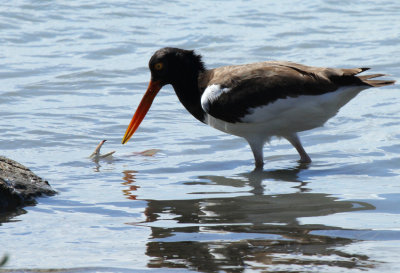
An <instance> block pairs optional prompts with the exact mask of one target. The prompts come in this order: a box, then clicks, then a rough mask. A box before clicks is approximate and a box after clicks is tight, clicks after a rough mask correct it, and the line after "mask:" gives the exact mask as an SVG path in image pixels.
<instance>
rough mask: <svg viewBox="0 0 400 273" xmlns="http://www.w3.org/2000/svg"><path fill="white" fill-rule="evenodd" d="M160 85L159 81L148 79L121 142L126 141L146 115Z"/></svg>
mask: <svg viewBox="0 0 400 273" xmlns="http://www.w3.org/2000/svg"><path fill="white" fill-rule="evenodd" d="M161 87H162V86H161V85H160V82H158V81H150V83H149V87H147V90H146V93H144V96H143V98H142V100H141V101H140V104H139V106H138V108H137V109H136V112H135V114H134V115H133V118H132V120H131V123H129V126H128V128H127V129H126V132H125V135H124V138H123V139H122V144H125V143H127V142H128V140H129V139H130V138H131V137H132V135H133V133H135V131H136V129H137V128H138V127H139V125H140V123H141V122H142V120H143V119H144V117H145V116H146V114H147V111H149V109H150V106H151V104H152V103H153V100H154V98H155V97H156V95H157V93H158V91H160V89H161Z"/></svg>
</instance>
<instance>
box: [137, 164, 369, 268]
mask: <svg viewBox="0 0 400 273" xmlns="http://www.w3.org/2000/svg"><path fill="white" fill-rule="evenodd" d="M300 171H301V169H299V168H296V169H293V170H281V171H273V172H258V173H250V174H243V175H241V176H240V177H238V178H226V177H221V176H203V177H201V180H208V181H209V182H210V183H211V184H218V185H225V186H226V185H232V186H235V187H249V186H250V187H251V188H252V189H251V190H250V192H251V194H249V195H246V196H235V197H228V198H223V197H219V198H212V197H210V198H202V199H192V200H147V202H148V206H147V208H146V210H145V215H146V222H147V225H148V226H150V228H151V237H150V238H149V242H148V243H147V251H146V255H148V256H149V257H150V262H149V264H148V266H149V267H151V268H187V269H192V270H196V271H201V272H220V271H227V272H243V271H245V270H246V269H253V270H261V271H269V270H272V271H274V272H276V271H282V270H283V271H285V272H298V271H304V268H308V267H315V266H317V267H318V268H319V269H320V270H318V271H325V270H328V269H329V270H332V269H334V268H336V269H340V268H359V269H367V268H369V267H372V266H373V265H374V262H373V261H370V260H369V258H368V257H367V256H363V255H358V254H356V253H346V252H345V251H342V250H340V248H341V247H342V246H346V245H349V244H351V243H354V242H355V240H353V239H349V238H340V237H337V236H335V237H331V236H326V235H317V234H315V231H321V230H325V231H327V232H326V233H329V231H331V230H336V231H337V230H342V229H341V228H340V227H332V226H324V225H309V224H301V223H300V222H299V220H298V219H299V218H301V217H315V216H324V215H330V214H334V213H339V212H350V211H360V210H373V209H375V208H374V207H373V206H372V205H370V204H368V203H365V202H354V201H339V200H337V199H336V198H335V197H332V196H329V195H327V194H323V193H311V192H308V189H307V188H306V185H307V183H305V182H302V181H299V178H298V173H299V172H300ZM129 175H134V174H132V173H130V174H129ZM282 177H284V178H285V181H282V183H287V182H288V181H290V182H295V183H297V184H299V186H297V187H294V188H296V191H295V192H294V193H287V194H276V195H265V194H264V188H263V186H262V182H263V181H264V180H271V179H272V180H274V179H277V180H278V179H279V178H281V179H282ZM205 187H207V185H206V184H205ZM277 268H280V269H279V270H277Z"/></svg>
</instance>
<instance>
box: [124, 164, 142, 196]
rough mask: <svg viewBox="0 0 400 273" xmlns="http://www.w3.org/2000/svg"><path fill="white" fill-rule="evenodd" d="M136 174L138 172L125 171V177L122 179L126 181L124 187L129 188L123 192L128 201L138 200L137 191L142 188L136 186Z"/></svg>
mask: <svg viewBox="0 0 400 273" xmlns="http://www.w3.org/2000/svg"><path fill="white" fill-rule="evenodd" d="M136 173H137V171H133V170H125V171H123V174H124V176H123V177H122V179H123V180H124V181H125V182H122V185H124V186H127V189H124V190H122V192H123V193H124V195H125V196H126V197H127V198H128V199H132V200H136V199H137V195H136V191H137V190H138V188H140V187H139V186H138V185H135V183H136Z"/></svg>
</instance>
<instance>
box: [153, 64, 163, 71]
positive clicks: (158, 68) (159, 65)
mask: <svg viewBox="0 0 400 273" xmlns="http://www.w3.org/2000/svg"><path fill="white" fill-rule="evenodd" d="M163 66H164V65H163V63H156V64H155V65H154V69H155V70H161V69H162V68H163Z"/></svg>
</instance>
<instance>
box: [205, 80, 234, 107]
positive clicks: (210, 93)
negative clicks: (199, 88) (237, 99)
mask: <svg viewBox="0 0 400 273" xmlns="http://www.w3.org/2000/svg"><path fill="white" fill-rule="evenodd" d="M230 90H231V89H230V88H221V86H220V85H219V84H212V85H210V86H208V87H207V88H206V90H204V93H203V95H202V96H201V107H202V108H203V110H204V111H205V112H206V113H208V111H209V110H210V104H211V103H212V102H213V101H216V100H217V99H218V97H219V96H220V95H221V94H223V93H227V92H229V91H230Z"/></svg>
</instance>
